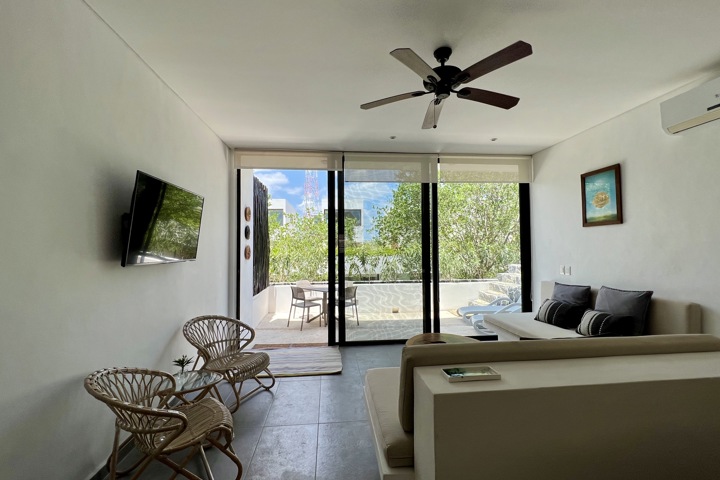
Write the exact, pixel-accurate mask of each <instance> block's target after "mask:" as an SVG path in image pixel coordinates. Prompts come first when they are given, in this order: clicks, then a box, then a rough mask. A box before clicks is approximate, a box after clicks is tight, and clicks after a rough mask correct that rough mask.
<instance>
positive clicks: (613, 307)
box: [595, 286, 653, 335]
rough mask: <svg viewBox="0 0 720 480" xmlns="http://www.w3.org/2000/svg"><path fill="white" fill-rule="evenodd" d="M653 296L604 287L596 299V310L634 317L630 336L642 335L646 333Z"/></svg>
mask: <svg viewBox="0 0 720 480" xmlns="http://www.w3.org/2000/svg"><path fill="white" fill-rule="evenodd" d="M652 294H653V292H652V291H634V290H619V289H617V288H610V287H606V286H602V287H600V291H599V292H598V295H597V299H595V310H598V311H601V312H608V313H612V314H614V315H621V316H630V317H633V319H634V320H635V325H634V328H633V330H632V331H631V332H630V335H642V334H643V333H645V318H646V317H647V312H648V306H649V305H650V298H651V297H652Z"/></svg>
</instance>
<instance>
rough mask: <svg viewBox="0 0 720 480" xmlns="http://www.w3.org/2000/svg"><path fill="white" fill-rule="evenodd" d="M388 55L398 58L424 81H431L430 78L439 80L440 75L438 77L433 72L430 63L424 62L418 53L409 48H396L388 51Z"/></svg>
mask: <svg viewBox="0 0 720 480" xmlns="http://www.w3.org/2000/svg"><path fill="white" fill-rule="evenodd" d="M390 55H392V56H393V57H395V58H396V59H398V60H400V61H401V62H402V63H404V64H405V66H406V67H408V68H409V69H410V70H412V71H413V72H415V73H417V74H418V75H420V78H422V79H423V80H424V81H426V82H432V80H430V78H433V79H434V81H438V80H440V77H438V75H437V73H435V70H433V69H432V68H431V67H430V65H428V64H427V63H425V60H423V59H422V58H420V57H419V56H418V54H417V53H415V52H413V51H412V50H411V49H409V48H396V49H395V50H393V51H392V52H390Z"/></svg>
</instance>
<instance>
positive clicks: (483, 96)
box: [457, 87, 520, 110]
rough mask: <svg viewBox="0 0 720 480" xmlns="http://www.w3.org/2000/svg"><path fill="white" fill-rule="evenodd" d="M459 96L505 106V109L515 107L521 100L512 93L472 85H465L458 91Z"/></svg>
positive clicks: (501, 106) (496, 105) (464, 98)
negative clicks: (507, 93)
mask: <svg viewBox="0 0 720 480" xmlns="http://www.w3.org/2000/svg"><path fill="white" fill-rule="evenodd" d="M457 96H458V98H462V99H463V100H472V101H474V102H480V103H486V104H488V105H492V106H493V107H500V108H504V109H505V110H509V109H511V108H513V107H514V106H515V105H517V104H518V102H519V101H520V99H519V98H517V97H511V96H510V95H504V94H502V93H497V92H491V91H489V90H480V89H479V88H470V87H465V88H463V89H462V90H460V91H459V92H457Z"/></svg>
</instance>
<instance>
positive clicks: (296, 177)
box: [255, 169, 396, 241]
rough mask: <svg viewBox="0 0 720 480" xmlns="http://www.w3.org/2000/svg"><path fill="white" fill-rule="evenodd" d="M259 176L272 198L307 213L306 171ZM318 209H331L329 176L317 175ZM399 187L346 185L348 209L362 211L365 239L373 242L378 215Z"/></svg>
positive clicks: (257, 172)
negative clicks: (375, 221)
mask: <svg viewBox="0 0 720 480" xmlns="http://www.w3.org/2000/svg"><path fill="white" fill-rule="evenodd" d="M255 176H256V177H257V178H258V180H260V181H261V182H262V183H263V185H265V186H266V187H267V188H268V192H269V193H270V198H273V199H285V200H287V202H288V203H289V204H290V205H292V207H293V208H295V211H296V212H297V213H300V214H304V213H305V201H304V195H305V170H259V169H256V170H255ZM317 183H318V199H317V200H318V205H319V207H320V208H323V206H324V205H327V199H328V190H327V172H326V171H322V170H319V171H317ZM395 187H396V184H394V183H375V182H372V183H370V182H368V183H365V182H352V183H346V184H345V208H346V209H350V208H362V210H363V227H364V228H363V231H364V234H363V237H364V239H365V240H366V241H367V240H370V237H371V235H370V233H369V231H368V230H369V229H368V228H367V227H369V226H370V225H372V222H373V219H374V216H375V211H376V210H377V209H378V208H382V207H384V206H385V205H387V204H388V203H389V202H390V200H391V199H392V192H393V191H394V189H395Z"/></svg>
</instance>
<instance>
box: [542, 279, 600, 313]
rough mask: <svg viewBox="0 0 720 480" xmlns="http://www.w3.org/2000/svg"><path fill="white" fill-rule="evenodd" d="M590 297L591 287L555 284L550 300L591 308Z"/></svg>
mask: <svg viewBox="0 0 720 480" xmlns="http://www.w3.org/2000/svg"><path fill="white" fill-rule="evenodd" d="M590 295H591V292H590V285H567V284H565V283H557V282H555V286H554V287H553V293H552V297H550V298H551V299H552V300H558V301H560V302H565V303H570V304H572V305H580V306H582V307H585V308H590V307H591V304H590Z"/></svg>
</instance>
